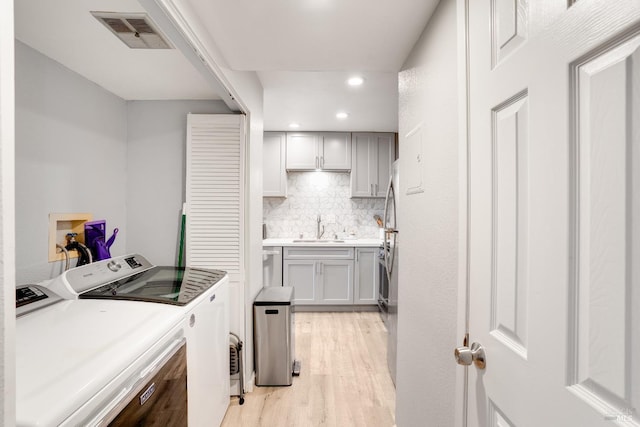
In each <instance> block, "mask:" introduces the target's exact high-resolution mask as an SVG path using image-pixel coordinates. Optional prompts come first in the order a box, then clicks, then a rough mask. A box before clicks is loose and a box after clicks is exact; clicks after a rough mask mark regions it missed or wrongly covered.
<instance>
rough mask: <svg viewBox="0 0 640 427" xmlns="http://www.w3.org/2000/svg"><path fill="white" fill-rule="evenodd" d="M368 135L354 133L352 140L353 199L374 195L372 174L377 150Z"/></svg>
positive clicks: (373, 174)
mask: <svg viewBox="0 0 640 427" xmlns="http://www.w3.org/2000/svg"><path fill="white" fill-rule="evenodd" d="M374 148H375V146H374V144H373V143H372V141H371V138H370V137H369V135H368V134H357V133H354V134H353V135H352V138H351V154H352V155H351V161H352V164H351V166H352V167H351V197H371V196H372V195H373V181H372V179H371V178H372V176H376V174H375V173H372V170H371V169H372V168H373V165H375V163H376V154H377V150H375V149H374Z"/></svg>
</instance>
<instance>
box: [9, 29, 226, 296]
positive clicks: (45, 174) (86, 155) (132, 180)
mask: <svg viewBox="0 0 640 427" xmlns="http://www.w3.org/2000/svg"><path fill="white" fill-rule="evenodd" d="M16 70H17V72H16V194H17V196H16V231H17V241H16V271H17V283H26V282H38V281H41V280H45V279H49V278H51V277H54V276H56V275H58V274H60V273H61V272H62V268H63V265H62V263H61V262H56V263H49V262H48V260H47V251H48V225H49V224H48V216H49V213H69V212H89V213H92V214H93V218H94V219H105V220H106V221H107V228H108V235H110V234H111V232H112V230H113V228H115V227H118V228H119V229H120V232H119V234H118V237H117V238H116V241H115V244H114V245H113V246H112V247H111V254H112V255H122V254H124V253H129V252H138V253H141V254H143V255H145V256H147V257H148V258H149V260H150V261H151V262H153V263H155V264H165V265H169V264H175V263H176V262H177V253H178V252H177V248H178V240H179V232H180V213H181V209H182V202H183V200H184V188H185V182H184V164H185V140H186V120H187V119H186V115H187V113H189V112H192V113H228V112H230V111H229V109H228V108H227V107H226V105H225V104H224V103H223V102H222V101H129V102H126V101H124V100H123V99H121V98H119V97H117V96H115V95H113V94H112V93H110V92H108V91H106V90H104V89H102V88H101V87H99V86H97V85H96V84H95V83H93V82H90V81H89V80H87V79H85V78H84V77H82V76H80V75H78V74H76V73H75V72H73V71H71V70H69V69H67V68H65V67H63V66H62V65H60V64H59V63H57V62H55V61H53V60H51V59H50V58H48V57H46V56H44V55H42V54H40V53H39V52H37V51H35V50H33V49H32V48H30V47H28V46H27V45H25V44H22V43H20V42H18V41H16ZM73 265H75V260H72V266H73Z"/></svg>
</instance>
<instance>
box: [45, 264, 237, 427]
mask: <svg viewBox="0 0 640 427" xmlns="http://www.w3.org/2000/svg"><path fill="white" fill-rule="evenodd" d="M47 287H48V288H50V289H52V290H53V291H55V292H56V293H58V294H59V295H60V296H62V297H63V298H68V299H79V301H78V302H79V303H82V302H88V301H95V300H99V301H111V302H114V303H116V304H122V303H133V304H135V306H133V308H132V309H133V310H135V307H137V306H148V305H151V306H164V307H167V308H170V309H173V310H174V311H176V312H179V313H181V314H182V315H183V316H184V333H185V337H186V339H187V370H188V376H187V383H188V394H189V402H188V403H189V415H188V419H189V425H192V426H215V425H219V424H221V422H222V419H223V418H224V415H225V413H226V410H227V407H228V406H229V400H230V399H229V394H230V375H229V279H228V277H227V274H226V272H224V271H219V270H211V269H201V268H190V267H186V268H178V267H163V266H154V265H152V264H151V263H150V262H149V261H147V260H146V259H145V258H144V257H143V256H142V255H139V254H130V255H125V256H120V257H114V258H112V259H110V260H104V261H100V262H96V263H93V264H88V265H84V266H81V267H78V268H74V269H71V270H68V271H65V272H64V273H63V274H62V275H60V276H59V277H57V278H56V279H54V280H52V281H51V282H50V283H49V284H47ZM112 300H113V301H112Z"/></svg>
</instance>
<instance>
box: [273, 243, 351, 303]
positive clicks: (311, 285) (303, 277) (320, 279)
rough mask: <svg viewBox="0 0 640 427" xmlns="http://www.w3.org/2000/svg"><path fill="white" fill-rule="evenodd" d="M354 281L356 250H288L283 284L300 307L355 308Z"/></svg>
mask: <svg viewBox="0 0 640 427" xmlns="http://www.w3.org/2000/svg"><path fill="white" fill-rule="evenodd" d="M347 256H348V257H349V258H350V259H331V257H337V258H346V257H347ZM353 279H354V261H353V248H335V249H330V248H318V249H315V248H306V247H305V248H303V247H296V248H285V259H284V261H283V282H284V285H285V286H292V287H293V288H295V295H294V297H295V299H294V302H295V303H296V304H299V305H323V304H324V305H341V304H353Z"/></svg>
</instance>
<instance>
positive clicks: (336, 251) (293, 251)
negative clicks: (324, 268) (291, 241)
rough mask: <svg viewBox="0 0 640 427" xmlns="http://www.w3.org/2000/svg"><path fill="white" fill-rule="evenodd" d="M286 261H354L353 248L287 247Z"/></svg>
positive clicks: (285, 250) (285, 249) (285, 251)
mask: <svg viewBox="0 0 640 427" xmlns="http://www.w3.org/2000/svg"><path fill="white" fill-rule="evenodd" d="M284 258H285V259H353V247H333V248H316V247H292V246H290V247H285V248H284Z"/></svg>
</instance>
